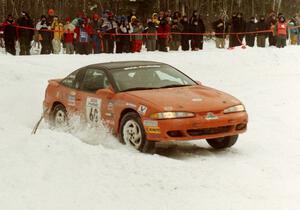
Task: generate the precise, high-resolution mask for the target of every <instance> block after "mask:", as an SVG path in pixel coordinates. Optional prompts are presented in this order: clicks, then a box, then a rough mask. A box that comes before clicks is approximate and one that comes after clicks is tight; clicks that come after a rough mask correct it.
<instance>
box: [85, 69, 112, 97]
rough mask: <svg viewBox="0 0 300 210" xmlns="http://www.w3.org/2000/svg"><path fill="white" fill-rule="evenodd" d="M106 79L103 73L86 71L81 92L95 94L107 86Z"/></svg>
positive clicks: (91, 70)
mask: <svg viewBox="0 0 300 210" xmlns="http://www.w3.org/2000/svg"><path fill="white" fill-rule="evenodd" d="M109 85H110V84H109V81H108V78H107V76H106V74H105V72H104V71H102V70H99V69H87V70H86V73H85V76H84V79H83V81H82V85H81V90H83V91H88V92H96V91H97V90H99V89H104V88H107V87H108V86H109Z"/></svg>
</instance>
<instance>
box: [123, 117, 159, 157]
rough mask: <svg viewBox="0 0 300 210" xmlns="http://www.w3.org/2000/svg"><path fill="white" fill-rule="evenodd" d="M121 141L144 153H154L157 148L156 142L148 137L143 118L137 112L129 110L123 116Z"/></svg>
mask: <svg viewBox="0 0 300 210" xmlns="http://www.w3.org/2000/svg"><path fill="white" fill-rule="evenodd" d="M120 141H121V142H122V143H125V144H127V145H131V146H133V147H134V148H135V149H137V150H139V151H141V152H144V153H153V152H154V149H155V142H152V141H148V140H147V139H146V133H145V130H144V127H143V124H142V122H141V118H140V116H139V115H138V114H137V113H135V112H129V113H127V114H125V115H124V117H123V118H122V120H121V126H120Z"/></svg>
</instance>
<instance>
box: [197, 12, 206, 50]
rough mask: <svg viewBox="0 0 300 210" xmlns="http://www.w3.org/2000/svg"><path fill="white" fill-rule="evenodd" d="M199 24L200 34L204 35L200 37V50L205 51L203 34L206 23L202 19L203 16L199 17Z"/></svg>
mask: <svg viewBox="0 0 300 210" xmlns="http://www.w3.org/2000/svg"><path fill="white" fill-rule="evenodd" d="M198 24H199V32H200V33H201V34H202V35H199V39H200V42H199V49H200V50H203V36H204V35H203V33H205V30H206V29H205V25H204V22H203V20H202V18H201V16H200V15H199V17H198Z"/></svg>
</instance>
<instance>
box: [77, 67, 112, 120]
mask: <svg viewBox="0 0 300 210" xmlns="http://www.w3.org/2000/svg"><path fill="white" fill-rule="evenodd" d="M109 86H110V83H109V80H108V77H107V75H106V73H105V71H104V70H101V69H96V68H87V69H86V71H85V75H84V77H83V80H82V83H81V85H80V91H79V92H80V93H79V97H80V100H81V105H82V106H81V110H82V113H83V115H84V119H85V120H86V121H87V122H88V123H89V124H92V125H99V124H100V123H101V121H103V120H104V121H106V120H107V118H109V117H110V116H108V115H107V109H108V107H109V99H108V98H106V97H105V96H102V95H97V94H96V92H97V90H100V89H105V88H108V87H109Z"/></svg>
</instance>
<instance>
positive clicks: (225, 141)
mask: <svg viewBox="0 0 300 210" xmlns="http://www.w3.org/2000/svg"><path fill="white" fill-rule="evenodd" d="M238 137H239V135H235V136H225V137H221V138H215V139H206V141H207V143H208V144H209V145H210V146H211V147H213V148H214V149H224V148H228V147H231V146H233V145H234V144H235V143H236V141H237V139H238Z"/></svg>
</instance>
